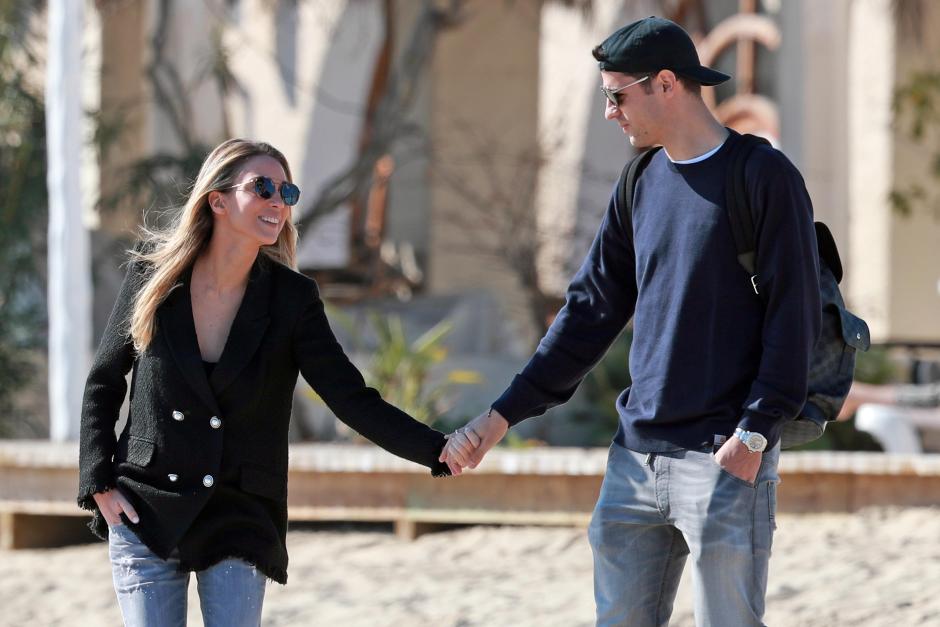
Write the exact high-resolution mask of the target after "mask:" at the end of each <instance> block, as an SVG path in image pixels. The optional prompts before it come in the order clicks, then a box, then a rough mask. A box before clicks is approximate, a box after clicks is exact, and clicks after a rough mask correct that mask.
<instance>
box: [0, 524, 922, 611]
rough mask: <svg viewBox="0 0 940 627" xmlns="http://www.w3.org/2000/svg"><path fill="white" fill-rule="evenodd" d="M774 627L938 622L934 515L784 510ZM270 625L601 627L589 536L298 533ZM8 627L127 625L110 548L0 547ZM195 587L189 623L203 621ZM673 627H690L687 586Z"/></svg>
mask: <svg viewBox="0 0 940 627" xmlns="http://www.w3.org/2000/svg"><path fill="white" fill-rule="evenodd" d="M778 525H779V527H778V532H777V536H776V539H775V543H774V557H773V561H772V562H771V573H770V585H769V589H768V611H767V615H766V617H765V619H766V622H767V624H768V625H774V626H779V625H785V626H791V625H792V626H810V625H812V626H817V625H818V626H826V627H832V626H835V625H873V626H882V625H898V626H900V625H904V626H908V625H938V624H940V508H932V509H929V508H910V509H869V510H865V511H863V512H861V513H858V514H854V515H849V514H814V515H788V514H781V515H779V516H778ZM288 544H289V548H290V554H291V563H290V568H289V576H290V581H289V583H288V584H287V586H279V585H277V584H269V585H268V591H267V597H266V600H265V611H264V624H265V625H330V626H332V625H342V626H344V627H345V626H349V627H353V626H363V627H365V626H369V627H377V626H399V625H400V626H409V627H410V626H415V627H423V626H428V627H430V626H432V625H433V626H435V627H441V626H444V627H447V626H451V627H457V626H460V627H471V626H484V625H485V626H491V625H496V626H503V625H506V626H510V625H511V626H513V627H522V626H529V625H532V626H536V625H537V626H540V627H547V626H565V627H572V626H579V625H585V626H586V625H591V624H593V611H594V604H593V597H592V590H591V585H592V584H591V551H590V547H589V546H588V543H587V538H586V534H585V531H584V530H583V529H571V528H538V527H467V528H461V529H454V530H451V531H445V532H439V533H433V534H429V535H425V536H423V537H421V538H419V539H418V540H417V541H414V542H406V541H403V540H399V539H398V538H396V537H395V536H394V535H393V534H392V533H391V532H390V530H385V529H382V528H365V529H363V528H347V529H344V528H336V527H332V528H327V529H323V528H316V529H304V530H297V531H292V532H291V533H290V535H289V538H288ZM0 563H2V568H0V607H2V608H3V610H2V613H0V624H2V625H17V626H21V625H94V626H103V625H120V624H121V619H120V614H119V611H118V609H117V604H116V602H115V600H114V596H113V591H112V589H111V574H110V568H109V565H108V562H107V549H106V546H105V545H104V543H96V544H89V545H84V546H74V547H67V548H61V549H46V550H26V551H13V552H9V551H8V552H2V553H0ZM194 593H195V582H194V581H193V582H191V584H190V606H189V615H190V622H189V624H190V625H201V624H202V620H201V618H200V615H199V609H198V601H197V600H196V597H195V594H194ZM672 624H673V625H693V624H694V623H693V620H692V599H691V588H690V581H689V576H688V570H687V572H686V576H685V578H684V579H683V582H682V585H681V587H680V590H679V596H678V598H677V600H676V608H675V612H674V614H673V621H672Z"/></svg>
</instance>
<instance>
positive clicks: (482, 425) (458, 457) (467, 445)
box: [439, 409, 509, 475]
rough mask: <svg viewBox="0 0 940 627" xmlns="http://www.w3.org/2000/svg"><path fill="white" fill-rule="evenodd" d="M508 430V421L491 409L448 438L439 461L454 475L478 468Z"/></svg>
mask: <svg viewBox="0 0 940 627" xmlns="http://www.w3.org/2000/svg"><path fill="white" fill-rule="evenodd" d="M508 430H509V423H508V422H507V421H506V419H505V418H503V417H502V415H500V413H499V412H498V411H496V410H495V409H491V410H490V411H488V412H486V413H485V414H480V415H479V416H477V417H476V418H474V419H473V420H471V421H470V422H468V423H467V424H466V426H464V427H462V428H460V429H457V430H456V431H455V432H454V433H452V434H450V435H448V436H446V437H447V444H445V445H444V450H443V451H441V456H440V459H439V461H442V462H444V463H446V464H447V466H448V467H449V468H450V471H451V474H453V475H459V474H461V473H462V472H463V469H464V468H476V467H477V465H478V464H479V463H480V462H481V461H483V457H484V456H485V455H486V454H487V453H488V452H489V450H490V449H491V448H493V447H494V446H496V444H497V443H498V442H499V441H500V440H502V439H503V437H504V436H505V435H506V432H507V431H508Z"/></svg>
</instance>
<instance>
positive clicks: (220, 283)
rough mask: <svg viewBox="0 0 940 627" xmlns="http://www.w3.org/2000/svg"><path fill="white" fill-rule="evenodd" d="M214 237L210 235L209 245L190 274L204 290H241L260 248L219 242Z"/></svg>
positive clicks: (239, 243)
mask: <svg viewBox="0 0 940 627" xmlns="http://www.w3.org/2000/svg"><path fill="white" fill-rule="evenodd" d="M216 235H217V234H216V233H213V236H212V237H211V238H210V239H209V244H208V246H206V249H205V250H204V251H203V252H202V254H200V255H199V257H198V258H197V259H196V263H195V266H194V267H193V274H194V275H196V276H197V278H198V282H199V284H200V286H201V287H202V288H203V289H209V290H212V291H215V292H228V291H230V290H235V289H241V288H242V287H244V285H245V283H247V282H248V274H249V272H251V266H252V265H253V264H254V262H255V259H256V258H257V257H258V251H259V250H260V249H259V248H258V247H257V246H255V245H249V246H246V245H245V244H244V243H242V242H236V241H228V242H226V241H222V239H223V238H220V237H217V236H216Z"/></svg>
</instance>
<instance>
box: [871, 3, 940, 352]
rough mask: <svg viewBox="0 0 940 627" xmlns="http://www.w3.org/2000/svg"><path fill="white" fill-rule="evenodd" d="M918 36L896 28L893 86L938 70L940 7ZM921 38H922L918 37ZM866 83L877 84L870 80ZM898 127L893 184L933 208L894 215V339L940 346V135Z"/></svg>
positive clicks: (932, 9)
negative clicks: (920, 137)
mask: <svg viewBox="0 0 940 627" xmlns="http://www.w3.org/2000/svg"><path fill="white" fill-rule="evenodd" d="M921 6H922V7H923V11H924V14H923V18H922V21H921V24H919V25H918V29H919V33H914V32H911V31H910V29H909V27H908V26H907V25H905V24H904V23H903V22H902V23H900V24H898V26H897V29H898V30H897V51H896V56H895V71H894V76H895V81H896V84H895V87H899V86H901V85H906V84H907V83H909V82H910V81H911V80H912V78H913V75H914V74H915V73H916V72H918V71H925V70H930V71H933V72H937V71H940V3H937V2H922V3H921ZM918 35H919V37H918ZM868 80H877V78H876V77H871V76H869V77H868ZM904 119H908V120H909V119H910V118H909V117H907V118H902V123H900V124H898V125H897V126H896V127H895V128H894V132H893V136H892V140H893V141H892V148H893V154H894V179H893V181H892V182H893V184H894V186H895V187H897V188H899V189H906V188H908V187H909V186H911V185H913V184H918V185H922V186H923V187H924V188H925V189H926V190H928V194H927V196H928V198H929V199H930V203H922V204H919V205H915V207H914V209H913V211H912V214H911V216H910V217H904V216H900V215H898V214H896V213H894V214H892V216H891V230H890V232H889V237H890V245H891V283H890V286H889V296H888V303H887V310H888V313H889V316H890V334H891V337H892V338H894V339H911V340H924V341H933V342H938V341H940V211H937V206H938V205H937V203H938V202H940V179H937V177H936V176H935V175H932V174H931V173H930V171H931V169H932V168H931V161H932V159H933V158H935V151H936V149H937V147H938V146H940V131H938V129H936V128H935V129H933V132H932V133H931V134H930V135H929V136H928V137H927V138H926V139H925V141H923V142H921V143H915V142H914V141H912V140H911V139H910V138H909V137H908V135H907V131H906V129H907V128H908V125H906V124H904V123H903V120H904Z"/></svg>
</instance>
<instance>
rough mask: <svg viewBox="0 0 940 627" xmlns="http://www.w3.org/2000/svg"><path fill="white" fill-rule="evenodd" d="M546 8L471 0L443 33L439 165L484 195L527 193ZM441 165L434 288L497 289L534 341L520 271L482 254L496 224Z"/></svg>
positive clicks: (433, 227)
mask: <svg viewBox="0 0 940 627" xmlns="http://www.w3.org/2000/svg"><path fill="white" fill-rule="evenodd" d="M539 16H540V11H539V2H537V1H536V0H528V1H520V2H511V3H507V2H492V1H489V0H475V1H471V2H467V6H466V10H465V19H464V21H463V22H462V23H461V24H460V25H459V26H457V27H456V28H452V29H449V30H446V31H444V32H443V33H442V34H441V35H440V37H439V39H438V42H437V48H436V50H435V54H434V60H433V65H432V69H431V122H430V128H431V142H432V150H433V157H432V158H433V160H434V161H435V166H434V167H435V168H445V169H446V171H447V173H448V174H449V175H451V176H458V177H460V180H461V181H462V182H463V183H465V184H466V185H468V186H469V187H471V188H474V189H477V190H480V193H483V194H487V195H489V194H491V190H493V189H500V190H504V191H505V192H506V193H510V194H525V193H527V192H526V190H523V189H519V188H518V187H517V185H518V184H524V183H520V181H518V180H516V177H517V175H518V173H519V171H520V167H521V168H523V169H524V168H525V166H524V165H523V166H520V164H519V163H518V162H517V161H516V159H517V158H519V157H520V155H521V154H522V153H523V152H524V151H525V150H526V149H527V148H530V147H533V146H534V144H535V141H536V129H537V121H538V107H537V101H538V100H537V96H538V79H539V76H538V67H539V62H538V50H539V45H538V38H539V19H540V17H539ZM481 148H482V149H483V150H482V151H481ZM481 152H482V153H485V154H481ZM435 172H436V170H435V171H432V178H431V224H430V259H429V268H428V270H429V285H430V289H431V291H433V292H438V293H444V292H458V291H464V290H473V289H487V290H490V291H492V292H494V293H496V294H497V295H498V298H499V300H500V301H501V304H502V305H503V306H504V307H505V310H506V312H507V314H508V316H509V318H510V320H511V322H512V323H514V324H515V325H516V327H517V328H518V329H519V334H518V335H517V337H518V338H519V340H520V343H521V344H522V345H523V346H525V348H526V349H531V344H532V342H534V341H535V340H536V339H537V338H535V337H534V333H533V330H532V325H531V324H530V323H529V317H528V316H529V314H528V308H527V306H526V303H525V300H524V299H523V296H522V293H521V292H520V290H519V288H518V281H517V279H516V277H515V276H514V274H513V273H512V271H511V270H510V268H509V267H508V266H507V265H506V263H505V262H503V261H502V260H501V259H499V258H498V257H497V256H495V255H492V254H486V253H485V252H482V251H485V250H486V249H487V248H488V247H489V248H492V245H493V238H494V235H493V229H492V228H491V227H490V226H488V225H487V224H486V218H484V217H483V213H482V212H481V209H480V208H479V207H475V206H474V205H473V204H472V203H470V202H468V201H467V200H466V198H464V197H463V196H461V195H460V194H458V193H456V192H454V191H453V188H452V187H451V186H449V185H448V184H447V183H446V182H445V181H444V180H443V178H442V176H440V175H439V174H440V173H439V172H438V173H435ZM491 173H492V175H491ZM486 209H489V208H486Z"/></svg>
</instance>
